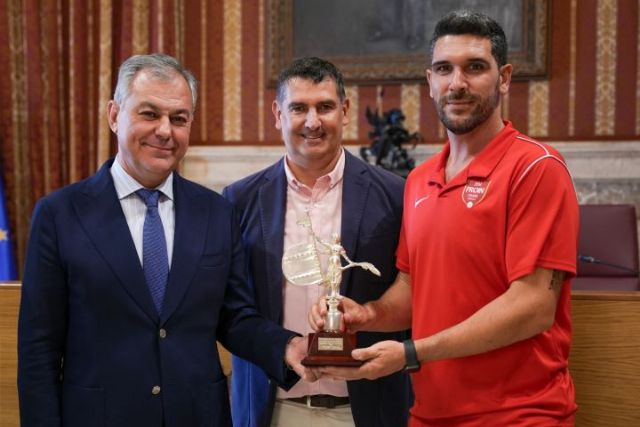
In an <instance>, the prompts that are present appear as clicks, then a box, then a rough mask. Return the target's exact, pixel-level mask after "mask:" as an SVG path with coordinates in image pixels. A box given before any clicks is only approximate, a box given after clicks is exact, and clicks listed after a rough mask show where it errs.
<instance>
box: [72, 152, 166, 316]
mask: <svg viewBox="0 0 640 427" xmlns="http://www.w3.org/2000/svg"><path fill="white" fill-rule="evenodd" d="M112 164H113V160H109V161H108V162H107V163H105V164H104V165H103V166H102V167H101V168H100V170H99V171H98V173H97V174H96V175H94V176H93V177H92V178H90V179H89V180H88V181H87V182H86V186H85V188H84V189H83V191H82V192H81V193H78V194H77V195H76V196H74V197H73V199H72V203H73V206H74V209H75V210H76V212H77V213H78V217H79V219H80V222H81V223H82V225H83V227H84V229H85V230H86V233H87V235H88V236H89V238H90V239H91V240H92V241H93V244H94V245H95V247H96V249H97V250H98V252H100V254H101V255H102V256H103V257H104V260H105V261H106V262H107V263H108V264H109V265H110V266H111V269H112V271H113V273H114V274H115V276H116V277H117V278H118V280H119V282H120V284H121V285H122V286H123V287H124V288H125V290H126V291H127V293H128V294H129V295H130V296H131V298H132V299H133V300H134V301H136V303H137V304H138V305H139V306H140V308H141V309H142V310H143V311H144V312H145V313H146V314H147V316H149V318H151V319H152V320H153V321H154V322H157V321H158V313H157V311H156V308H155V306H154V305H153V301H152V299H151V294H150V293H149V289H148V288H147V283H146V281H145V278H144V274H143V272H142V266H141V265H140V259H139V258H138V253H137V252H136V248H135V246H134V244H133V239H132V238H131V232H130V231H129V226H128V225H127V220H126V219H125V216H124V213H123V212H122V206H121V205H120V201H119V200H118V195H117V193H116V189H115V186H114V185H113V179H112V178H111V173H110V170H109V169H110V168H111V165H112Z"/></svg>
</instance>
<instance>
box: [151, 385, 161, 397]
mask: <svg viewBox="0 0 640 427" xmlns="http://www.w3.org/2000/svg"><path fill="white" fill-rule="evenodd" d="M151 394H154V395H155V394H160V386H159V385H154V386H153V388H152V389H151Z"/></svg>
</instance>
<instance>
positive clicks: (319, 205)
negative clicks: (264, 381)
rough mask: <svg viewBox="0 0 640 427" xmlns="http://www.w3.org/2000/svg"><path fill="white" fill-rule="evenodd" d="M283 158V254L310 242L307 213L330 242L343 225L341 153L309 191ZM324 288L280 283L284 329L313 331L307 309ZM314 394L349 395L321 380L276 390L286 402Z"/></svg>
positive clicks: (324, 264)
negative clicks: (284, 193) (306, 223)
mask: <svg viewBox="0 0 640 427" xmlns="http://www.w3.org/2000/svg"><path fill="white" fill-rule="evenodd" d="M288 161H289V160H288V158H285V162H284V170H285V173H286V175H287V182H288V185H287V212H286V214H285V222H284V251H285V252H286V251H287V249H289V248H291V247H292V246H295V245H299V244H304V243H307V242H309V232H308V230H307V229H306V228H305V227H302V226H300V225H299V224H298V221H303V220H305V219H306V212H307V210H309V214H310V216H311V223H312V224H313V231H314V232H315V234H316V236H318V238H319V239H321V240H324V241H330V240H331V235H332V233H338V234H340V226H341V223H342V178H343V175H344V150H343V151H342V154H341V155H340V159H338V163H337V164H336V166H335V168H334V169H333V170H332V171H331V172H329V173H328V174H327V175H324V176H321V177H320V178H318V179H317V180H316V183H315V185H314V186H313V188H309V187H307V186H306V185H304V184H303V183H301V182H300V181H298V180H297V179H296V177H295V176H294V175H293V172H292V171H291V169H290V168H289V166H288V164H287V162H288ZM320 265H321V266H322V271H325V269H326V267H327V256H326V255H323V254H320ZM325 292H326V289H325V288H324V286H318V285H313V286H297V285H293V284H292V283H290V282H289V281H287V280H286V279H285V280H284V284H283V291H282V295H283V307H284V318H283V326H284V327H285V328H287V329H290V330H292V331H296V332H298V333H300V334H302V335H307V334H309V333H310V332H313V330H312V329H311V327H310V326H309V322H308V320H307V315H308V312H309V307H311V305H313V304H314V303H315V302H317V301H318V298H319V297H320V296H321V295H324V294H325ZM315 394H330V395H333V396H348V392H347V383H346V381H333V380H329V379H320V380H318V381H316V382H314V383H308V382H306V381H298V383H297V384H296V385H295V386H293V387H292V388H291V389H290V390H289V391H288V392H286V391H284V390H282V389H280V388H278V393H277V398H279V399H286V398H290V397H300V396H306V395H315Z"/></svg>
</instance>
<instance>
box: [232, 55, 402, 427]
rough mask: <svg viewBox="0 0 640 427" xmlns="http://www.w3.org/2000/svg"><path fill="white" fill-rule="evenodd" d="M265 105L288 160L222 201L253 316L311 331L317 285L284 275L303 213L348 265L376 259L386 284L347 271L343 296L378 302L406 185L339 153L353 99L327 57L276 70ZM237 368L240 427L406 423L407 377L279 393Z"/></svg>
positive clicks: (259, 376)
mask: <svg viewBox="0 0 640 427" xmlns="http://www.w3.org/2000/svg"><path fill="white" fill-rule="evenodd" d="M272 110H273V114H274V116H275V120H276V128H278V129H279V130H280V131H281V132H282V139H283V140H284V145H285V149H286V156H285V157H284V158H283V159H281V160H279V161H278V162H277V163H275V164H274V165H272V166H270V167H268V168H266V169H264V170H262V171H260V172H258V173H256V174H254V175H251V176H249V177H247V178H245V179H242V180H240V181H238V182H236V183H234V184H232V185H230V186H229V187H227V188H225V190H224V192H223V195H224V196H225V197H227V198H228V199H229V200H230V201H231V202H233V204H234V205H235V206H236V208H237V210H238V212H239V215H240V222H241V230H242V235H243V241H244V243H245V246H246V251H247V254H248V264H249V269H250V282H251V285H252V290H253V292H254V294H255V300H256V304H257V307H258V309H259V310H260V312H261V313H263V314H264V315H265V316H267V317H268V318H269V319H271V320H273V321H276V322H278V323H281V324H283V325H284V326H285V327H286V328H288V329H291V330H295V331H296V332H298V333H301V334H306V333H308V332H309V331H310V329H309V326H308V322H307V311H308V309H309V307H310V306H311V305H312V304H313V303H314V302H316V301H317V299H318V297H319V296H320V292H321V290H320V288H319V287H317V286H309V287H298V286H295V285H293V284H291V283H289V282H287V281H286V280H285V278H284V277H283V273H282V268H281V260H282V255H283V253H284V252H285V251H286V250H287V249H289V248H291V247H293V246H295V245H297V244H304V243H307V242H308V239H309V230H308V228H305V227H302V226H300V223H304V222H306V221H308V219H309V218H310V219H311V224H312V226H313V231H314V233H315V234H316V235H317V236H318V238H320V239H322V240H324V241H329V240H331V235H332V234H333V233H338V234H339V235H340V236H341V238H342V242H341V243H342V246H343V247H344V248H345V249H346V253H347V254H348V256H349V257H350V258H352V259H353V260H355V261H368V262H371V263H373V264H374V265H375V266H376V267H377V268H378V269H379V270H380V271H381V272H382V277H380V278H378V277H376V276H374V275H372V274H371V273H369V272H367V271H364V270H361V269H349V270H345V271H344V274H343V281H342V285H341V289H340V293H341V294H342V295H347V296H349V297H350V298H352V299H355V300H357V301H360V302H365V301H369V300H372V299H376V298H378V297H379V296H380V295H382V294H383V293H384V291H385V290H386V289H387V287H388V286H389V285H390V284H391V283H392V282H393V280H394V278H395V277H396V274H397V270H396V268H395V256H394V252H395V249H396V245H397V243H398V234H399V231H400V221H401V217H402V195H403V186H404V181H403V180H402V179H401V178H399V177H397V176H395V175H393V174H391V173H389V172H387V171H384V170H382V169H379V168H376V167H374V166H370V165H368V164H365V163H364V162H362V161H361V160H359V159H357V158H356V157H354V156H353V155H351V154H350V153H349V152H347V151H346V150H344V149H343V148H342V129H343V126H344V125H346V124H347V123H348V121H349V119H348V116H347V112H348V110H349V100H348V99H347V98H346V96H345V91H344V84H343V80H342V75H341V74H340V72H339V71H338V70H337V69H336V67H335V66H334V65H333V64H331V63H330V62H327V61H325V60H322V59H319V58H302V59H299V60H296V61H294V62H293V63H292V64H291V65H290V66H289V67H288V68H287V69H285V70H283V71H282V73H281V74H280V77H279V79H278V86H277V98H276V100H275V101H274V102H273V106H272ZM321 262H322V263H323V264H324V265H326V260H323V259H321ZM405 338H408V335H406V334H405V333H393V334H389V333H373V334H371V333H363V334H358V345H359V346H365V347H366V346H368V345H371V344H373V343H375V342H378V341H380V340H389V339H394V340H403V339H405ZM232 366H233V372H232V398H231V402H232V417H233V421H234V425H237V426H242V427H247V426H252V427H253V426H261V427H263V426H269V425H272V426H301V425H314V426H329V425H331V426H353V425H354V423H355V425H357V426H367V427H372V426H373V427H375V426H394V427H395V426H403V425H405V424H406V421H407V416H408V408H409V404H410V400H411V391H410V384H409V379H408V376H407V375H406V374H403V373H396V374H393V375H390V376H388V377H384V378H381V379H378V380H376V381H367V380H362V381H349V382H345V381H332V380H329V379H321V380H320V381H318V382H315V383H312V384H310V383H307V382H303V381H300V382H298V383H297V384H296V385H295V386H294V387H293V388H292V389H291V390H290V391H289V392H286V391H284V390H282V389H279V388H277V384H275V383H274V382H272V381H269V379H268V377H267V376H266V374H265V373H264V372H263V371H262V370H261V369H260V368H259V367H257V366H255V364H254V363H252V362H251V361H248V360H244V359H242V358H240V357H234V358H233V360H232Z"/></svg>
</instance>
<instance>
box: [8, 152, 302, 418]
mask: <svg viewBox="0 0 640 427" xmlns="http://www.w3.org/2000/svg"><path fill="white" fill-rule="evenodd" d="M112 162H113V160H110V161H109V162H107V163H106V164H105V165H104V166H103V167H102V168H101V169H100V171H99V172H98V173H97V174H96V175H94V176H92V177H90V178H88V179H86V180H84V181H81V182H79V183H76V184H73V185H70V186H68V187H65V188H63V189H61V190H59V191H56V192H54V193H52V194H50V195H49V196H47V197H44V198H43V199H41V200H40V201H39V202H38V203H37V205H36V208H35V210H34V214H33V218H32V224H31V234H30V239H29V247H28V252H27V260H26V267H25V275H24V281H23V292H22V301H21V307H20V318H19V332H18V338H19V342H18V351H19V357H18V362H19V368H18V386H19V396H20V415H21V420H22V426H23V427H33V426H74V427H75V426H77V427H88V426H92V427H96V426H100V427H107V426H109V427H111V426H113V427H123V426H131V427H140V426H145V427H148V426H152V427H184V426H190V427H191V426H207V427H211V426H229V425H231V419H230V411H229V400H228V392H227V381H226V378H225V375H224V374H223V372H222V368H221V365H220V360H219V357H218V351H217V347H216V340H219V341H220V342H222V343H223V344H224V345H225V346H226V347H227V348H228V349H229V350H231V351H233V352H237V353H238V354H239V355H241V356H242V357H245V358H248V359H250V360H252V361H253V362H254V363H256V364H259V365H261V366H262V367H263V368H265V369H266V370H267V372H269V374H270V376H271V378H272V379H273V380H275V381H276V382H278V383H281V384H283V385H285V384H286V386H290V384H291V382H292V381H295V380H296V379H297V377H295V378H294V377H293V376H292V373H291V371H288V370H287V369H286V367H285V365H284V363H283V356H284V354H283V352H284V348H285V345H286V342H287V341H288V340H289V338H290V337H291V336H293V335H294V334H293V333H292V332H289V331H285V330H283V329H282V328H281V327H280V326H278V325H276V324H275V323H273V322H270V321H267V320H266V319H264V317H262V316H261V315H259V314H258V313H257V312H256V311H255V308H254V307H253V303H252V298H253V295H252V292H251V291H250V290H249V288H248V287H247V282H246V270H245V263H244V258H243V257H244V255H243V250H242V244H241V236H240V232H239V227H238V224H237V217H236V216H235V215H234V213H233V207H232V206H231V204H230V203H228V202H227V201H226V200H224V199H223V198H222V197H221V196H220V195H218V194H216V193H214V192H212V191H210V190H207V189H206V188H204V187H201V186H199V185H197V184H194V183H192V182H189V181H187V180H185V179H183V178H181V177H180V176H178V174H177V173H176V174H174V201H175V238H174V251H173V259H172V264H171V269H170V273H169V279H168V285H167V290H166V294H165V303H164V310H163V312H162V315H159V314H158V313H157V311H156V309H155V306H154V304H153V302H152V299H151V296H150V293H149V290H148V288H147V285H146V282H145V278H144V274H143V272H142V267H141V265H140V261H139V258H138V255H137V253H136V250H135V246H134V244H133V240H132V238H131V234H130V231H129V228H128V226H127V222H126V219H125V216H124V213H123V211H122V208H121V205H120V202H119V200H118V197H117V195H116V191H115V187H114V184H113V180H112V178H111V174H110V171H109V168H110V166H111V164H112ZM155 386H159V387H160V389H158V388H157V387H155ZM154 388H155V390H154ZM152 390H154V391H155V393H152ZM158 391H159V393H158Z"/></svg>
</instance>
